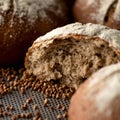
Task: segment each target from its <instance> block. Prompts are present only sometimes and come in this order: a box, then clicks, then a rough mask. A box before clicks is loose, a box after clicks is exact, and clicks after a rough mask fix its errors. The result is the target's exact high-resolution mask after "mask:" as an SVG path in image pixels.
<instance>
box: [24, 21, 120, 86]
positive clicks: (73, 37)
mask: <svg viewBox="0 0 120 120" xmlns="http://www.w3.org/2000/svg"><path fill="white" fill-rule="evenodd" d="M119 61H120V31H118V30H114V29H109V28H108V27H105V26H102V25H96V24H91V23H89V24H84V25H82V24H81V23H73V24H69V25H66V26H64V27H61V28H57V29H55V30H53V31H51V32H49V33H47V34H46V35H44V36H42V37H39V38H38V39H37V40H36V41H35V42H34V43H33V45H32V46H31V47H30V48H29V49H28V52H27V54H26V57H25V67H26V70H27V71H28V73H32V74H33V75H35V76H37V78H39V79H42V80H45V81H50V80H58V81H60V82H62V83H64V84H66V85H68V86H71V87H75V88H77V87H78V86H79V84H80V83H81V82H83V81H84V80H85V79H86V78H88V77H89V76H90V75H91V74H92V73H94V72H95V71H97V70H98V69H100V68H101V67H103V66H107V65H110V64H113V63H117V62H119Z"/></svg>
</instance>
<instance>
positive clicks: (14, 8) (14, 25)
mask: <svg viewBox="0 0 120 120" xmlns="http://www.w3.org/2000/svg"><path fill="white" fill-rule="evenodd" d="M66 23H68V9H67V5H66V3H65V1H64V0H0V65H8V64H17V63H19V62H21V61H24V55H25V52H26V51H27V49H28V47H29V46H31V45H32V42H33V41H34V40H35V39H36V38H37V37H39V36H40V35H43V34H45V33H46V32H48V31H50V30H52V29H54V28H56V27H58V26H63V25H65V24H66Z"/></svg>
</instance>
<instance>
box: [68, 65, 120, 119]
mask: <svg viewBox="0 0 120 120" xmlns="http://www.w3.org/2000/svg"><path fill="white" fill-rule="evenodd" d="M68 116H69V120H120V63H118V64H114V65H110V66H106V67H104V68H102V69H100V70H99V71H97V72H96V73H94V74H93V75H92V76H91V77H90V78H89V79H88V80H86V81H85V82H84V83H83V84H81V85H80V87H79V89H78V90H77V91H76V93H75V94H74V95H73V96H72V99H71V101H70V106H69V113H68Z"/></svg>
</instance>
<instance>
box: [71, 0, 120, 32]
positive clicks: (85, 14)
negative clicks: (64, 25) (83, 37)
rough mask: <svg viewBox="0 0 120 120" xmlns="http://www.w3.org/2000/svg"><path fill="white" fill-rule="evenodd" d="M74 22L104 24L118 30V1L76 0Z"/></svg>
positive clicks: (119, 11) (119, 21) (119, 16)
mask: <svg viewBox="0 0 120 120" xmlns="http://www.w3.org/2000/svg"><path fill="white" fill-rule="evenodd" d="M73 16H74V19H75V21H79V22H81V23H97V24H104V25H106V26H109V27H111V28H115V29H119V30H120V0H76V1H75V4H74V7H73Z"/></svg>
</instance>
